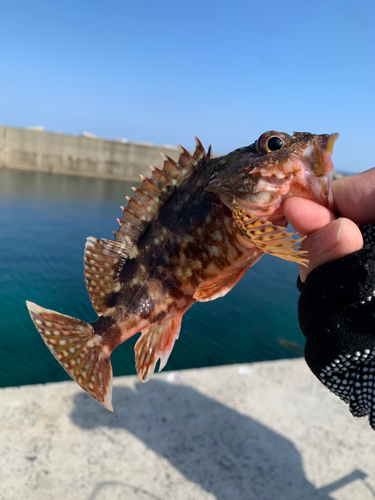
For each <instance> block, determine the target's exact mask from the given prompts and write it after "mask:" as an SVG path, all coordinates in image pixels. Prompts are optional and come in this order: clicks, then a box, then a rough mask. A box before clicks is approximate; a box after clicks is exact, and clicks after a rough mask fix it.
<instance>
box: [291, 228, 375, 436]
mask: <svg viewBox="0 0 375 500" xmlns="http://www.w3.org/2000/svg"><path fill="white" fill-rule="evenodd" d="M360 229H361V232H362V235H363V237H364V242H365V247H364V248H363V249H362V250H359V251H357V252H354V253H352V254H350V255H347V256H346V257H343V258H342V259H339V260H335V261H333V262H328V263H327V264H324V265H322V266H320V267H318V268H316V269H314V270H313V271H312V272H311V273H310V274H309V275H308V277H307V279H306V282H305V283H302V282H301V281H300V280H299V279H298V281H297V287H298V289H299V290H300V292H301V296H300V299H299V302H298V316H299V324H300V328H301V330H302V333H303V334H304V336H305V337H306V345H305V358H306V362H307V364H308V365H309V367H310V368H311V370H312V372H313V373H314V374H315V375H316V376H317V377H318V379H319V380H320V381H321V382H322V383H323V384H324V385H325V386H326V387H327V388H328V389H329V390H330V391H332V392H333V393H334V394H336V395H337V396H339V397H340V398H341V399H343V400H344V401H345V402H346V403H348V404H349V405H350V411H351V412H352V414H353V415H354V416H356V417H362V416H365V415H368V416H369V420H370V425H371V427H372V428H373V429H374V430H375V245H374V238H373V237H372V230H374V234H375V226H361V227H360Z"/></svg>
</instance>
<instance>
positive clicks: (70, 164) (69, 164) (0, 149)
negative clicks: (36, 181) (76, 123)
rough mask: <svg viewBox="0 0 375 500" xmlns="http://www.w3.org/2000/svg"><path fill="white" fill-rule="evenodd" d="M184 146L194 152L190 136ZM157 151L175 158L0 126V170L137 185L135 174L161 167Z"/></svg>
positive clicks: (171, 151) (170, 151)
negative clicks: (7, 169) (189, 139)
mask: <svg viewBox="0 0 375 500" xmlns="http://www.w3.org/2000/svg"><path fill="white" fill-rule="evenodd" d="M184 146H185V147H187V148H188V147H192V148H193V149H194V146H195V143H194V139H193V137H192V138H191V144H185V145H184ZM207 147H208V145H207ZM161 152H162V153H164V154H166V155H168V156H170V157H171V158H173V159H174V160H177V159H178V156H179V153H178V150H177V149H176V148H173V147H168V146H155V145H150V144H144V143H135V142H121V141H116V140H115V141H113V140H106V139H102V138H99V137H95V136H92V135H91V134H87V133H86V134H83V135H81V136H77V135H67V134H60V133H55V132H44V131H43V130H38V128H36V129H35V128H34V129H25V128H17V127H5V126H2V125H0V167H5V168H18V169H23V170H36V171H39V172H54V173H60V174H70V175H82V176H90V177H103V178H108V179H123V180H129V181H137V182H139V174H143V175H145V176H149V175H150V169H149V165H153V166H154V167H159V168H161V167H162V165H163V160H162V157H161V155H160V153H161Z"/></svg>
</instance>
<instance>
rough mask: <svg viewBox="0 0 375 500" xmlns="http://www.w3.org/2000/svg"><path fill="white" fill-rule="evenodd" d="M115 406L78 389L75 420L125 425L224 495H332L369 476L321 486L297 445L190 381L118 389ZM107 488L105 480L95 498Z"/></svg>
mask: <svg viewBox="0 0 375 500" xmlns="http://www.w3.org/2000/svg"><path fill="white" fill-rule="evenodd" d="M113 406H114V408H115V413H110V412H108V411H107V410H105V409H104V408H102V407H100V406H99V405H98V404H97V403H96V402H95V401H93V400H92V399H91V398H90V397H89V396H88V395H87V394H85V393H80V394H78V395H77V396H76V398H75V408H74V410H73V411H72V413H71V418H72V421H73V422H74V424H76V425H77V426H79V427H81V428H84V429H94V428H96V427H103V426H105V427H108V428H123V429H126V430H127V431H129V432H130V433H131V434H133V435H134V436H136V437H137V438H138V439H140V440H141V441H143V442H144V443H145V444H146V445H147V447H149V448H150V449H152V450H153V451H155V452H156V453H157V454H159V455H161V456H162V457H164V458H166V459H167V460H168V461H169V462H170V463H171V464H172V466H173V467H175V468H176V469H178V470H179V471H180V472H181V473H182V474H183V475H184V476H185V477H186V479H187V480H189V481H192V482H194V483H196V484H198V485H200V486H201V487H202V488H203V489H204V490H206V491H207V492H209V493H211V494H212V495H214V496H215V498H217V499H218V500H229V499H230V500H245V499H246V500H250V499H255V498H256V499H257V500H260V499H267V500H269V499H270V498H278V499H287V500H302V499H308V500H311V499H319V500H332V498H333V497H331V496H329V494H330V493H331V492H333V491H335V490H337V489H339V488H341V487H343V486H345V485H346V484H348V483H351V482H352V481H355V480H358V479H364V478H365V477H366V475H365V474H364V473H363V472H361V471H359V470H355V471H353V472H352V473H351V474H349V475H348V476H345V477H343V478H342V479H340V480H339V481H336V482H335V483H332V485H328V486H325V487H324V488H322V489H319V490H318V489H316V488H315V486H314V485H312V484H311V483H310V482H309V481H308V480H307V479H306V477H305V474H304V471H303V464H302V461H301V456H300V454H299V452H298V451H297V450H296V448H295V447H294V445H293V443H292V442H290V441H289V440H288V439H285V438H284V437H282V436H281V435H279V434H277V433H275V432H274V431H273V430H271V429H269V428H267V427H265V426H264V425H262V424H260V423H259V422H257V421H256V420H254V419H252V418H249V417H248V416H245V415H241V414H240V413H238V412H237V411H235V410H233V409H231V408H229V407H227V406H225V405H223V404H221V403H219V402H217V401H215V400H213V399H211V398H208V397H207V396H205V395H203V394H201V393H199V392H198V391H196V390H195V389H193V388H191V387H188V386H184V385H177V384H173V383H167V382H162V381H158V380H152V381H150V382H148V383H147V384H146V385H143V384H141V383H136V385H135V388H134V390H132V389H129V388H121V387H120V388H119V387H117V388H115V389H114V394H113ZM139 459H141V458H139ZM134 460H137V457H134ZM116 484H117V485H118V486H119V483H116ZM109 486H110V485H109V483H108V484H107V483H106V485H104V484H102V483H99V484H98V485H97V486H96V490H95V491H94V492H93V493H92V495H91V496H90V500H94V499H95V500H96V499H99V498H100V497H101V495H100V491H101V488H104V487H105V488H106V489H107V487H109ZM116 487H117V486H116ZM124 487H127V485H124ZM144 493H145V494H146V493H147V492H144ZM147 494H148V495H149V498H152V496H151V494H149V493H147ZM137 498H138V497H137ZM145 498H146V497H145Z"/></svg>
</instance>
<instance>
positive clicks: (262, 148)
mask: <svg viewBox="0 0 375 500" xmlns="http://www.w3.org/2000/svg"><path fill="white" fill-rule="evenodd" d="M337 138H338V134H322V135H316V134H310V133H308V132H294V133H293V134H292V135H289V134H287V133H281V132H276V131H269V132H265V133H263V134H262V135H261V136H260V137H259V138H258V139H257V140H256V141H255V142H253V143H252V144H250V145H249V146H245V147H241V148H239V149H236V150H234V151H232V152H230V153H228V154H227V155H224V156H218V157H213V155H212V151H211V146H210V147H209V148H208V150H207V152H206V151H205V149H204V147H203V146H202V143H201V142H200V141H199V139H197V138H196V137H195V150H194V152H192V153H189V152H188V151H187V150H186V149H185V148H183V147H181V146H178V149H179V159H178V161H174V160H172V159H171V158H170V157H168V156H164V163H163V168H162V169H158V168H154V167H151V177H144V176H141V181H142V182H141V187H140V188H133V191H134V196H133V197H132V198H129V197H127V201H128V204H127V206H126V207H125V208H124V207H121V209H122V217H121V218H120V219H118V223H119V229H118V231H114V240H108V239H97V238H94V237H89V238H88V239H87V242H86V245H85V250H84V277H85V282H86V287H87V290H88V294H89V297H90V300H91V303H92V305H93V307H94V309H95V311H96V313H97V315H98V319H97V320H96V321H94V322H92V323H86V322H84V321H81V320H79V319H75V318H72V317H69V316H66V315H63V314H60V313H57V312H55V311H52V310H49V309H45V308H43V307H41V306H39V305H37V304H34V303H32V302H29V301H27V302H26V304H27V307H28V310H29V313H30V316H31V319H32V321H33V322H34V325H35V327H36V328H37V330H38V331H39V333H40V335H41V337H42V339H43V341H44V342H45V344H46V346H47V347H48V349H49V350H50V351H51V352H52V354H53V356H54V357H55V358H56V359H57V361H59V363H60V364H61V365H62V367H63V368H64V369H65V370H66V372H67V373H68V374H69V375H70V376H71V377H72V378H73V380H75V381H76V382H77V383H78V385H79V386H80V387H82V388H83V389H84V390H85V391H86V392H87V393H88V394H89V395H90V396H92V397H93V398H94V399H95V400H96V401H98V402H99V403H100V404H102V405H103V406H104V407H105V408H107V409H109V410H111V411H113V408H112V367H111V362H110V355H111V352H112V351H113V350H114V349H115V348H116V347H117V346H118V345H120V344H122V343H123V342H125V341H126V340H127V339H129V338H130V337H132V336H133V335H135V334H137V333H139V332H140V333H141V335H140V337H139V338H138V340H137V343H136V345H135V348H134V350H135V367H136V371H137V374H138V376H139V377H140V379H141V381H142V382H146V381H147V380H149V379H150V377H151V376H152V374H153V373H154V371H155V368H156V365H157V364H158V363H159V365H158V368H159V371H160V370H162V369H163V368H164V366H165V365H166V363H167V361H168V358H169V356H170V353H171V351H172V349H173V346H174V344H175V341H176V340H177V339H178V337H179V333H180V328H181V320H182V317H183V315H184V313H185V312H186V311H187V310H188V309H189V308H190V307H191V306H192V305H193V304H194V303H195V302H207V301H210V300H214V299H217V298H219V297H223V296H224V295H226V294H227V293H228V292H229V291H230V290H231V289H232V288H233V287H234V286H235V285H236V284H237V283H238V282H239V281H240V279H241V278H242V276H243V275H244V274H245V272H246V271H247V270H248V269H249V268H250V267H251V266H252V265H254V264H255V263H256V262H257V261H258V260H259V259H260V258H261V257H262V256H263V255H264V254H266V253H267V254H270V255H273V256H275V257H279V258H281V259H285V260H288V261H292V262H296V263H298V264H301V265H307V264H308V255H307V254H306V252H305V251H303V250H301V249H300V248H299V246H298V243H300V241H301V240H302V239H303V238H300V237H299V235H297V234H296V233H293V232H287V230H286V227H287V220H286V218H285V215H284V209H283V207H284V202H285V200H286V198H288V197H289V196H300V197H303V198H307V199H311V200H315V201H316V202H318V203H320V204H321V205H323V206H329V204H330V203H331V202H332V200H331V194H330V173H331V171H332V170H333V164H332V161H331V155H332V151H333V145H334V142H335V141H336V139H337Z"/></svg>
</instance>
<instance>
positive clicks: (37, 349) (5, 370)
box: [0, 169, 304, 387]
mask: <svg viewBox="0 0 375 500" xmlns="http://www.w3.org/2000/svg"><path fill="white" fill-rule="evenodd" d="M131 186H132V184H131V183H129V182H125V181H117V180H116V181H115V180H106V179H96V178H89V177H75V176H65V175H57V174H48V173H40V172H26V171H19V170H8V169H0V352H1V361H2V362H1V370H0V386H1V387H5V386H18V385H25V384H36V383H44V382H54V381H59V380H68V379H69V377H68V375H67V374H66V373H65V371H64V370H63V369H62V368H61V367H60V366H59V364H58V363H57V361H55V359H54V358H53V356H52V355H51V354H50V352H49V350H48V349H47V347H46V346H45V345H44V343H43V341H42V340H41V338H40V336H39V334H38V332H37V331H36V329H35V328H34V325H33V324H32V322H31V319H30V317H29V315H28V312H27V309H26V306H25V300H30V301H32V302H36V303H37V304H39V305H41V306H43V307H46V308H49V309H54V310H56V311H59V312H61V313H64V314H68V315H70V316H74V317H76V318H80V319H82V320H85V321H94V320H95V318H96V314H95V312H94V310H93V308H92V306H91V303H90V300H89V298H88V294H87V292H86V287H85V282H84V277H83V250H84V246H85V241H86V238H87V237H88V236H94V237H97V238H108V239H113V234H112V231H113V230H117V229H118V224H117V222H116V218H118V217H121V214H122V212H121V209H120V205H124V204H126V200H125V195H131V194H132V193H133V192H132V190H131ZM296 277H297V266H296V264H293V263H290V262H286V261H282V260H280V259H276V258H273V257H270V256H265V257H263V258H262V259H261V260H260V261H259V262H258V263H257V264H256V265H255V266H253V267H252V268H251V269H250V270H249V271H248V272H247V274H246V275H245V276H244V278H242V280H241V281H240V283H239V284H238V285H237V286H236V287H235V288H234V289H233V290H232V291H231V292H230V293H229V294H228V295H227V296H226V297H224V298H221V299H218V300H215V301H213V302H209V303H205V304H195V305H194V306H193V307H192V308H191V309H190V310H189V311H188V312H187V313H186V314H185V315H184V317H183V320H182V329H181V333H180V338H179V340H178V341H177V342H176V345H175V347H174V350H173V352H172V354H171V356H170V359H169V361H168V364H167V366H166V368H165V370H177V369H184V368H198V367H204V366H215V365H223V364H231V363H245V362H251V361H262V360H274V359H280V358H291V357H297V356H301V355H302V351H303V345H304V339H303V337H302V334H301V333H300V330H299V328H298V322H297V300H298V295H299V293H298V291H297V289H296V286H295V282H296ZM137 338H138V335H136V336H135V337H133V338H132V339H130V340H128V341H127V342H125V343H124V344H122V345H121V346H119V347H118V348H117V349H116V350H115V351H114V353H113V354H112V365H113V371H114V375H115V376H116V375H130V374H134V373H135V369H134V352H133V348H134V344H135V342H136V340H137Z"/></svg>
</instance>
